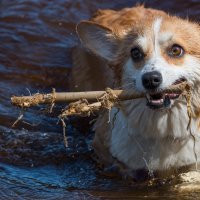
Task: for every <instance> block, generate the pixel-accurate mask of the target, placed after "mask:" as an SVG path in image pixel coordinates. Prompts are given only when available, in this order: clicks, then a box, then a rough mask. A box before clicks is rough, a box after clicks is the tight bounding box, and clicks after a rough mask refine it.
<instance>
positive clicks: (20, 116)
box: [11, 112, 24, 128]
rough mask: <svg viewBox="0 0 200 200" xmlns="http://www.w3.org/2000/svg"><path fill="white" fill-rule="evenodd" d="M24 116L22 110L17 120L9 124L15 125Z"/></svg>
mask: <svg viewBox="0 0 200 200" xmlns="http://www.w3.org/2000/svg"><path fill="white" fill-rule="evenodd" d="M23 117H24V114H23V112H21V113H20V115H19V117H18V118H17V120H16V121H15V122H14V123H13V125H12V126H11V127H12V128H14V127H15V125H16V124H17V123H18V122H19V121H20V120H21V119H22V118H23Z"/></svg>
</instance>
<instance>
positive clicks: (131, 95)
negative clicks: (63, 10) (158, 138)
mask: <svg viewBox="0 0 200 200" xmlns="http://www.w3.org/2000/svg"><path fill="white" fill-rule="evenodd" d="M186 86H187V83H186V82H183V83H181V84H177V85H172V86H171V87H170V88H168V89H166V90H164V92H165V93H167V92H169V93H170V92H175V93H181V92H183V91H184V90H185V87H186ZM111 91H112V94H113V95H115V96H116V97H117V98H118V99H119V100H121V101H124V100H130V99H137V98H144V97H145V94H144V93H137V92H135V91H133V90H130V91H128V90H111ZM106 93H107V91H91V92H60V93H57V92H55V90H53V92H52V93H49V94H34V95H33V96H22V97H19V96H13V97H12V98H11V103H12V104H13V105H14V106H17V107H20V108H29V107H31V106H37V105H39V104H53V103H62V102H66V103H69V102H74V101H78V100H80V99H86V100H87V101H88V102H95V101H97V100H98V99H99V98H101V97H102V96H104V95H105V94H106Z"/></svg>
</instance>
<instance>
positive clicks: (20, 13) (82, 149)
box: [0, 0, 200, 199]
mask: <svg viewBox="0 0 200 200" xmlns="http://www.w3.org/2000/svg"><path fill="white" fill-rule="evenodd" d="M136 2H139V1H138V0H137V1H133V0H123V1H117V0H116V1H109V0H94V1H90V0H75V1H72V0H42V1H39V0H12V1H8V0H1V1H0V41H1V43H0V77H1V79H0V122H1V124H0V199H134V198H137V199H160V198H162V199H180V198H181V199H196V198H197V197H198V196H199V193H198V192H194V193H192V195H191V194H190V193H181V194H180V193H177V192H176V191H174V190H172V187H171V186H170V184H164V185H163V184H162V183H160V184H159V185H157V186H156V187H147V186H144V185H139V184H134V183H132V182H131V181H124V180H121V179H119V178H117V177H112V176H110V177H107V176H105V174H104V173H103V172H102V170H101V169H99V167H98V166H96V164H95V163H94V162H93V161H92V156H93V153H92V148H91V140H92V132H91V130H90V128H88V127H89V125H88V121H89V120H88V119H86V120H85V119H84V120H83V119H81V120H80V119H72V120H70V122H69V123H68V126H67V133H68V136H70V141H69V146H70V147H69V148H67V149H66V148H65V147H64V145H63V137H62V127H61V126H60V124H57V121H58V120H57V117H56V116H57V114H58V113H59V112H60V110H61V108H62V106H57V107H56V108H55V112H54V114H51V115H50V114H42V113H43V112H44V110H43V108H42V107H40V108H39V109H38V108H31V109H29V110H27V111H26V112H25V113H24V118H23V120H22V121H20V122H19V123H18V124H17V125H16V127H14V128H12V127H11V126H12V124H13V123H14V121H15V120H16V118H17V117H18V116H19V112H20V110H18V109H15V108H13V107H12V106H11V105H10V100H9V99H10V97H11V96H12V95H14V94H17V95H29V94H30V93H36V92H38V91H43V92H50V91H51V90H52V88H56V89H57V91H67V90H68V86H69V80H70V79H69V78H70V70H71V67H72V61H71V50H72V49H73V47H74V46H76V45H77V44H78V39H77V37H76V34H75V26H76V23H77V22H79V21H80V20H82V19H88V18H89V17H90V16H91V14H92V13H93V12H94V11H95V10H97V9H99V8H101V9H103V8H113V9H120V8H123V7H130V6H133V5H134V4H135V3H136ZM146 5H147V6H151V7H154V8H159V9H163V10H165V11H167V12H171V13H173V14H176V15H179V16H183V17H187V16H189V17H190V18H191V19H193V20H196V21H199V16H200V15H199V14H200V4H199V1H198V0H188V1H183V0H175V1H161V0H152V1H146ZM180 5H181V6H180Z"/></svg>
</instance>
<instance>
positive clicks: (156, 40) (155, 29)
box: [153, 18, 162, 55]
mask: <svg viewBox="0 0 200 200" xmlns="http://www.w3.org/2000/svg"><path fill="white" fill-rule="evenodd" d="M161 22H162V18H157V19H156V20H155V21H154V23H153V34H154V50H155V55H160V47H159V38H158V34H159V31H160V27H161Z"/></svg>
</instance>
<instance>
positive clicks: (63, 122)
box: [60, 118, 68, 148]
mask: <svg viewBox="0 0 200 200" xmlns="http://www.w3.org/2000/svg"><path fill="white" fill-rule="evenodd" d="M60 121H61V122H62V127H63V140H64V145H65V147H66V148H67V147H68V141H67V136H66V123H65V121H64V119H63V118H60Z"/></svg>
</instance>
